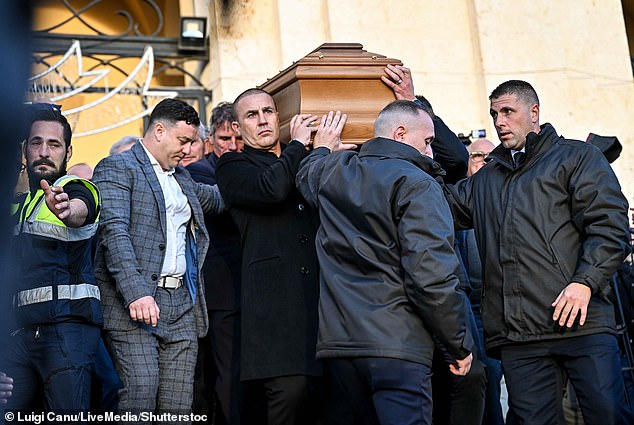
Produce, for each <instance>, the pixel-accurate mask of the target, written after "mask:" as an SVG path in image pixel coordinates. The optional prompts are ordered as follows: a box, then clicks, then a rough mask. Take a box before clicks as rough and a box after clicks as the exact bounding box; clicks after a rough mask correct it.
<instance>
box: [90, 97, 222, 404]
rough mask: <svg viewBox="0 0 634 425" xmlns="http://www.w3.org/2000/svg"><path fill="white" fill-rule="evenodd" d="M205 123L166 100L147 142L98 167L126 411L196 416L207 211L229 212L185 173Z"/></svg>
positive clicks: (100, 252) (104, 265) (104, 279)
mask: <svg viewBox="0 0 634 425" xmlns="http://www.w3.org/2000/svg"><path fill="white" fill-rule="evenodd" d="M199 124H200V120H199V118H198V114H197V113H196V111H195V110H194V109H193V108H192V107H191V106H189V105H187V104H186V103H185V102H182V101H180V100H175V99H165V100H163V101H161V102H160V103H159V104H158V105H157V106H156V107H155V108H154V110H153V112H152V115H151V116H150V122H149V124H148V128H147V130H146V132H145V135H144V137H143V139H142V140H140V141H139V142H138V143H136V144H135V145H134V146H133V147H132V149H130V150H128V151H125V152H122V153H119V154H116V155H112V156H109V157H107V158H105V159H103V160H102V161H101V162H100V163H99V164H97V167H96V168H95V175H94V182H95V183H96V184H97V186H98V187H99V189H100V192H101V195H102V212H101V221H100V226H99V236H100V240H99V244H98V248H97V256H96V260H95V261H96V262H95V272H96V277H97V282H98V284H99V287H100V290H101V296H102V299H101V301H102V308H103V313H104V322H105V324H104V328H105V330H106V342H107V344H108V345H109V348H110V352H111V353H112V356H113V360H114V363H115V366H116V368H117V371H118V373H119V375H120V377H121V380H122V381H123V384H124V388H123V389H122V390H121V391H120V393H119V397H120V401H119V411H120V413H126V412H132V413H138V412H156V413H159V414H160V413H165V412H169V413H173V414H189V413H190V412H191V404H192V394H193V377H194V368H195V364H196V355H197V351H198V346H197V338H198V337H202V336H204V335H205V333H206V332H207V328H208V318H207V308H206V305H205V296H204V292H203V291H204V289H203V282H202V273H201V267H202V264H203V260H204V258H205V254H206V252H207V247H208V243H209V237H208V234H207V231H206V230H205V226H204V219H203V213H217V212H220V211H222V210H223V209H224V204H223V202H222V198H221V197H220V193H219V192H218V190H217V188H216V186H209V185H204V184H200V183H195V182H194V181H193V180H192V179H191V177H190V175H189V173H188V172H187V171H186V170H185V169H183V168H182V167H179V166H178V164H179V162H180V160H181V159H182V158H183V157H184V156H185V155H186V154H187V153H188V152H189V150H190V148H191V143H192V142H193V141H195V140H196V137H197V131H198V126H199Z"/></svg>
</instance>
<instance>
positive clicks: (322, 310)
mask: <svg viewBox="0 0 634 425" xmlns="http://www.w3.org/2000/svg"><path fill="white" fill-rule="evenodd" d="M434 166H436V167H439V166H438V165H437V164H436V163H433V161H431V160H430V159H429V158H427V157H425V156H423V155H421V154H420V153H419V152H418V151H416V150H415V149H414V148H412V147H411V146H408V145H405V144H402V143H399V142H396V141H393V140H389V139H383V138H374V139H371V140H369V141H367V142H365V143H364V144H363V146H362V147H361V150H360V152H359V153H356V152H350V151H345V152H336V153H333V154H330V155H329V154H328V150H327V149H326V148H318V149H315V151H314V152H313V153H311V154H310V155H309V156H308V157H307V158H306V159H305V160H304V161H303V162H302V166H301V168H300V170H299V172H298V174H297V185H298V188H299V189H300V192H301V193H302V194H303V195H304V197H305V198H306V200H307V201H308V202H310V203H311V204H312V205H318V207H319V212H320V219H321V226H320V228H319V231H318V234H317V255H318V257H319V264H320V267H321V292H320V304H319V338H318V345H317V357H318V358H326V357H392V358H398V359H403V360H408V361H412V362H418V363H423V364H427V365H431V361H432V354H433V349H434V344H433V342H432V338H431V335H430V333H431V332H433V333H435V334H437V336H438V337H439V339H440V340H441V341H442V342H443V343H444V344H445V345H446V347H447V348H448V351H449V352H450V353H451V355H452V356H453V357H454V358H456V359H462V358H464V357H466V356H467V355H468V354H469V352H470V350H471V348H472V340H471V336H470V335H468V336H467V332H466V322H465V320H466V319H465V314H464V313H465V304H464V303H465V299H464V297H462V296H461V295H460V294H459V293H458V292H457V284H458V279H457V277H456V274H455V273H456V269H457V267H458V260H457V257H456V254H455V252H454V250H453V225H452V221H451V213H450V210H449V207H448V206H447V203H446V201H445V199H444V198H443V195H442V190H441V188H440V185H439V184H438V183H437V182H436V181H435V180H434V178H433V177H431V176H430V175H429V174H428V173H432V169H433V168H434Z"/></svg>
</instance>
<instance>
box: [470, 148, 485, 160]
mask: <svg viewBox="0 0 634 425" xmlns="http://www.w3.org/2000/svg"><path fill="white" fill-rule="evenodd" d="M488 157H489V152H482V151H473V152H471V153H470V154H469V158H471V159H472V160H474V161H476V162H480V161H484V160H485V159H487V158H488Z"/></svg>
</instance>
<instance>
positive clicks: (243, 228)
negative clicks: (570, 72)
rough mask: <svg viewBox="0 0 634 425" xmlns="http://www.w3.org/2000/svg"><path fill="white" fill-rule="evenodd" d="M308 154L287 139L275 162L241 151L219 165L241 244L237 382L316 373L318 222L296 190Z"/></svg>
mask: <svg viewBox="0 0 634 425" xmlns="http://www.w3.org/2000/svg"><path fill="white" fill-rule="evenodd" d="M306 154H307V152H306V149H305V147H304V145H303V144H302V143H301V142H298V141H291V142H290V143H289V145H288V146H283V150H282V154H281V156H280V157H279V158H278V157H277V156H276V155H275V154H273V153H269V152H264V151H260V150H257V149H253V148H251V147H249V146H245V149H244V152H242V153H235V152H228V153H226V154H224V155H222V157H221V158H220V159H219V161H218V166H217V169H216V179H217V181H218V187H219V188H220V191H221V194H222V196H223V198H224V199H225V202H226V203H227V205H228V206H229V211H230V212H231V215H232V216H233V219H234V221H235V223H236V225H237V226H238V229H239V230H240V235H241V243H242V255H243V260H242V293H241V304H242V341H241V342H242V351H241V357H242V359H241V371H242V372H241V374H242V376H241V378H242V380H250V379H266V378H271V377H276V376H285V375H297V374H303V375H319V374H321V368H320V365H319V363H318V362H317V360H316V359H315V345H316V340H317V304H318V298H319V266H318V264H317V255H316V253H315V232H316V229H317V226H318V218H317V214H316V212H315V211H313V210H312V209H310V208H309V207H308V205H307V204H306V202H305V200H304V199H303V198H302V196H301V195H300V193H299V192H298V191H297V189H296V188H295V175H296V174H297V170H298V168H299V163H300V161H301V160H302V159H303V158H304V157H305V156H306Z"/></svg>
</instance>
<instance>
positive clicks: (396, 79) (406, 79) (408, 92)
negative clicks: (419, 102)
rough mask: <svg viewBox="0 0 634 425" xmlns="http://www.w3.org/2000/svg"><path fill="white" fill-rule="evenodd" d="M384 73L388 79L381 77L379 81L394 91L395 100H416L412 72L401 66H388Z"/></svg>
mask: <svg viewBox="0 0 634 425" xmlns="http://www.w3.org/2000/svg"><path fill="white" fill-rule="evenodd" d="M384 71H385V73H386V74H387V75H388V77H386V76H382V77H381V81H383V82H384V83H385V84H386V85H387V86H388V87H389V88H391V89H392V90H393V91H394V95H395V96H396V99H397V100H414V99H415V98H416V94H415V93H414V81H413V80H412V72H411V71H410V70H409V68H406V67H404V66H401V65H388V66H387V67H385V69H384Z"/></svg>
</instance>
